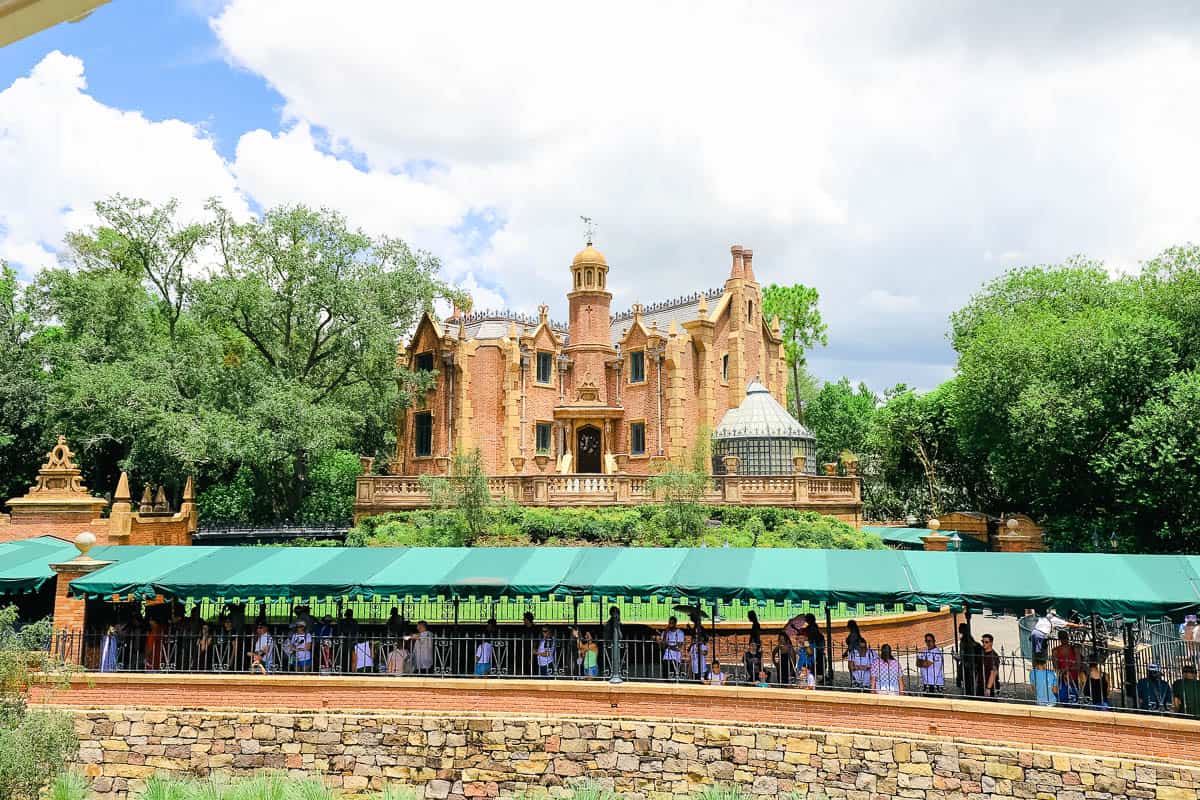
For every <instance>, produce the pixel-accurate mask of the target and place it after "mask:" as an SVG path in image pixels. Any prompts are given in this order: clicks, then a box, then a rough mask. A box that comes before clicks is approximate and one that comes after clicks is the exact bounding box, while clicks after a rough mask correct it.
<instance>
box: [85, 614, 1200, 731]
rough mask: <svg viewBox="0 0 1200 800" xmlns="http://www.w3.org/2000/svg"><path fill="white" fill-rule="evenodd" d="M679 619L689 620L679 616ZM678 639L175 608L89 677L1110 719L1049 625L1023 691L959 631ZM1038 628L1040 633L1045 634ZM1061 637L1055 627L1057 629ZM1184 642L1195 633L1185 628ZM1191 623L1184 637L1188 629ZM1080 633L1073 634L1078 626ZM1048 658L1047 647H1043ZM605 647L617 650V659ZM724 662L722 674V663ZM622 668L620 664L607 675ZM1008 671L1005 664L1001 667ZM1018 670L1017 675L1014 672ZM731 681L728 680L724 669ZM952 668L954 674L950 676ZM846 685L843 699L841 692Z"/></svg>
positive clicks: (614, 620)
mask: <svg viewBox="0 0 1200 800" xmlns="http://www.w3.org/2000/svg"><path fill="white" fill-rule="evenodd" d="M684 608H687V607H684ZM688 611H689V613H688V615H687V623H686V625H681V623H680V620H679V618H678V617H675V616H672V617H671V618H670V619H668V621H667V623H666V626H665V627H663V628H661V629H659V630H655V629H653V628H650V627H648V626H624V633H623V634H622V629H623V626H622V623H621V619H620V612H619V610H618V609H617V608H616V607H613V608H612V609H610V611H609V619H608V621H607V622H606V623H605V624H604V625H601V626H593V627H586V626H561V627H560V626H552V625H546V624H541V625H539V624H537V623H536V621H535V619H534V615H533V613H532V612H527V613H526V614H525V615H524V618H523V620H522V622H521V624H520V625H516V626H512V625H506V626H503V627H502V626H500V625H498V624H497V622H496V620H495V619H489V620H488V621H487V622H486V623H485V624H483V625H482V626H480V625H464V626H456V627H453V628H451V629H449V630H439V631H438V632H436V633H435V631H434V630H433V629H432V628H431V626H430V625H429V624H427V623H426V622H425V621H424V620H418V621H417V622H415V623H411V622H410V621H408V620H407V619H405V618H404V616H403V615H402V614H400V611H399V609H398V608H392V609H391V612H390V614H389V616H388V617H387V619H386V620H385V621H384V622H382V623H379V622H371V623H362V624H360V622H359V621H358V620H357V619H356V618H355V616H354V612H353V610H352V609H345V610H344V611H342V612H341V613H340V614H339V615H338V616H337V617H335V616H333V615H331V614H325V615H323V616H321V617H320V618H317V617H315V616H314V615H313V614H312V613H311V610H310V608H309V607H308V606H305V605H297V606H295V607H294V608H293V609H292V610H291V617H290V619H288V620H287V621H286V622H275V623H274V624H272V623H270V622H269V621H268V619H267V618H266V617H265V616H262V615H261V614H260V615H259V616H258V617H257V618H255V619H254V620H253V621H252V622H248V621H247V619H246V615H245V609H244V607H243V606H241V605H239V604H230V605H228V606H226V607H224V608H223V609H222V610H221V611H220V613H219V614H218V615H216V616H215V618H212V619H205V618H203V617H202V615H201V610H200V607H199V606H193V608H192V609H191V612H190V613H189V614H187V615H185V614H184V612H183V608H182V607H181V606H179V605H170V604H168V605H162V606H157V607H151V608H150V610H149V611H148V612H146V611H143V610H141V609H140V607H138V606H136V605H135V606H130V607H128V608H127V609H126V611H124V612H123V613H121V614H119V615H117V616H115V617H114V618H113V619H111V620H110V621H109V622H108V623H107V624H106V625H105V626H104V629H103V634H102V636H101V637H100V639H99V642H98V656H97V657H96V658H95V662H98V663H95V666H96V667H97V668H98V669H99V670H100V671H103V672H113V671H223V672H245V671H250V672H253V673H258V674H270V673H278V672H301V673H303V672H313V673H359V674H363V673H371V674H374V673H386V674H392V675H428V674H438V675H462V676H467V675H473V676H477V677H488V676H506V677H542V678H550V677H574V678H583V679H587V678H600V677H602V676H607V675H610V674H612V672H613V665H614V664H617V665H618V666H619V670H620V672H621V673H622V674H624V675H625V676H626V677H633V678H642V679H659V680H664V681H690V682H695V683H700V684H703V685H709V686H722V685H727V684H734V683H737V684H741V685H751V686H761V687H795V688H799V689H802V690H811V689H815V688H817V687H831V686H834V685H835V681H834V677H835V676H834V671H833V666H834V664H835V662H837V661H840V662H841V663H842V664H843V665H844V677H842V678H841V681H842V682H841V683H840V684H838V688H851V689H854V690H858V691H863V692H872V693H876V694H887V695H901V694H920V695H926V696H939V695H943V694H945V693H946V692H947V675H948V674H950V675H951V679H952V680H953V682H954V684H955V685H956V693H957V694H961V695H965V696H969V697H978V698H982V699H993V700H994V699H997V698H999V697H1000V696H1001V689H1002V684H1005V683H1006V682H1007V686H1004V688H1005V689H1006V690H1007V691H1006V694H1007V695H1008V696H1009V697H1012V696H1017V695H1022V694H1024V695H1026V696H1029V697H1030V698H1031V699H1033V700H1035V701H1036V702H1037V703H1038V704H1040V705H1046V706H1050V705H1069V706H1077V707H1086V708H1095V709H1106V708H1110V707H1111V706H1112V696H1111V693H1112V687H1110V685H1109V676H1108V675H1107V674H1106V673H1105V671H1104V670H1103V669H1102V668H1101V667H1102V664H1101V662H1100V661H1099V660H1098V659H1097V658H1096V657H1095V650H1093V651H1092V653H1093V655H1092V657H1086V656H1085V649H1084V648H1082V647H1081V646H1080V645H1079V644H1076V643H1074V642H1072V640H1071V637H1070V635H1069V631H1070V628H1071V627H1072V625H1073V623H1071V622H1070V621H1068V620H1061V618H1057V617H1055V616H1054V615H1053V613H1052V612H1051V613H1050V614H1047V615H1044V616H1043V617H1041V618H1039V621H1038V625H1037V626H1035V628H1034V632H1035V633H1036V634H1043V633H1044V634H1049V635H1042V636H1038V638H1036V639H1034V657H1033V660H1032V668H1031V669H1029V670H1028V672H1027V673H1026V674H1025V675H1024V676H1023V678H1024V680H1025V682H1026V683H1027V688H1024V689H1022V687H1018V686H1014V685H1013V684H1014V683H1016V682H1017V681H1019V680H1021V679H1022V678H1021V677H1018V676H1020V673H1021V666H1020V663H1019V662H1017V661H1015V660H1014V659H1015V658H1019V657H1013V656H1003V657H1002V656H1001V654H1000V653H999V652H997V650H996V648H995V642H994V640H993V637H992V636H991V635H989V634H984V635H982V636H980V637H979V639H978V640H977V639H976V638H975V637H974V636H973V635H972V632H971V628H970V625H969V624H967V623H963V624H962V625H960V626H959V629H958V631H957V633H958V635H957V639H956V641H955V642H953V643H952V644H953V646H952V647H951V648H945V647H943V644H942V643H939V642H938V639H937V637H936V636H935V635H934V634H933V633H927V634H926V635H925V636H924V642H923V646H921V647H920V648H915V649H898V648H896V647H893V646H892V645H891V644H888V643H880V644H879V645H878V646H877V647H873V646H872V644H871V643H870V642H868V641H867V637H866V636H865V635H864V633H863V631H862V629H861V628H860V627H859V625H858V624H857V623H856V622H855V621H854V620H850V621H849V622H848V623H847V626H846V636H845V640H844V641H843V642H842V646H841V647H840V648H838V649H839V650H840V654H839V653H838V652H836V651H835V652H833V653H831V652H830V650H831V645H830V643H829V642H828V641H827V634H826V632H824V631H822V630H821V628H820V626H819V625H818V623H817V619H816V617H815V615H813V614H803V615H798V616H796V617H793V618H792V619H790V620H789V621H788V622H787V623H786V625H784V626H783V627H782V629H779V630H777V631H774V632H771V633H767V632H764V631H763V629H762V626H761V625H760V623H759V621H758V618H757V616H756V614H755V613H754V612H753V611H751V612H750V613H749V618H748V619H749V626H748V627H749V631H748V632H745V631H744V630H743V631H740V632H737V633H730V634H727V635H720V636H718V635H716V634H715V633H714V631H713V630H712V629H711V628H709V627H708V626H706V625H705V619H704V614H703V612H702V611H700V610H699V609H688ZM1043 621H1045V622H1046V623H1047V624H1045V625H1043V624H1042V623H1043ZM1060 623H1061V624H1060ZM1191 623H1192V628H1193V629H1195V630H1200V625H1198V624H1196V623H1195V621H1194V620H1192V621H1191ZM1186 624H1187V623H1185V625H1186ZM1077 627H1078V626H1077ZM1051 636H1054V637H1055V641H1057V644H1055V645H1054V646H1053V647H1051V639H1050V637H1051ZM614 641H617V642H619V644H618V645H617V647H615V648H614V647H613V643H614ZM722 658H724V659H725V663H724V664H723V663H722ZM614 659H619V661H614ZM1006 659H1007V660H1006ZM1021 663H1023V662H1021ZM731 666H732V667H733V668H732V669H731V668H730V667H731ZM950 666H952V667H953V669H952V670H948V667H950ZM846 677H848V679H849V681H848V684H849V686H848V687H847V686H846V681H845V678H846ZM1134 694H1135V700H1136V705H1137V707H1138V708H1140V709H1142V710H1145V711H1152V712H1159V713H1164V712H1166V713H1182V714H1187V715H1190V716H1196V717H1200V680H1197V676H1196V669H1195V667H1194V666H1191V665H1189V666H1186V667H1185V668H1184V670H1183V675H1182V677H1181V678H1180V679H1179V680H1176V681H1174V682H1173V683H1172V682H1168V681H1167V680H1165V679H1164V678H1163V676H1162V671H1161V669H1160V668H1159V666H1158V665H1157V664H1150V665H1149V667H1148V669H1147V670H1146V672H1145V675H1144V676H1143V677H1141V678H1140V679H1138V680H1137V683H1136V690H1135V693H1134Z"/></svg>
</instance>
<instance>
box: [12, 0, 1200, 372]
mask: <svg viewBox="0 0 1200 800" xmlns="http://www.w3.org/2000/svg"><path fill="white" fill-rule="evenodd" d="M1050 5H1053V6H1054V8H1049V7H1047V6H1050ZM335 11H336V13H335ZM1198 33H1200V4H1196V3H1194V2H1179V3H1150V2H1148V3H1141V4H1131V3H1127V2H1113V1H1111V0H1090V1H1089V2H1064V3H1057V4H1045V3H1032V2H1031V3H1024V2H1013V3H1005V4H985V5H979V4H970V3H954V2H945V1H943V2H932V1H931V2H920V1H919V0H918V1H917V2H887V1H886V0H877V1H876V0H873V1H871V2H846V3H837V4H830V3H815V2H814V3H799V2H779V3H771V2H756V3H743V2H734V1H733V0H725V1H724V2H711V3H709V2H699V1H697V2H689V3H681V2H669V1H665V2H659V3H626V2H609V3H603V4H594V5H589V6H583V5H582V4H573V3H561V2H558V3H550V2H526V3H520V4H500V3H482V2H480V3H461V2H442V3H426V4H410V3H396V2H385V1H384V0H380V1H379V2H353V1H352V0H347V2H342V3H337V4H331V3H328V2H321V3H317V2H309V1H308V0H227V2H220V1H219V0H177V1H173V2H169V1H168V0H163V2H155V3H150V2H135V0H113V2H111V3H109V4H108V5H105V6H102V7H100V8H99V9H97V10H96V11H95V12H94V13H93V14H92V15H91V16H89V17H88V18H86V19H85V20H83V21H81V22H78V23H72V24H64V25H59V26H56V27H54V28H52V29H49V30H46V31H43V32H42V33H39V34H37V35H35V36H33V37H30V38H28V39H25V40H23V41H21V42H17V43H14V44H12V45H9V46H8V47H5V48H3V49H0V259H6V260H8V261H9V263H10V264H12V265H13V266H15V267H17V268H18V270H19V272H20V274H21V275H22V277H24V278H26V279H28V278H30V277H32V276H33V275H34V274H36V273H37V271H38V270H40V269H44V268H46V267H48V266H52V265H53V264H55V263H56V252H57V250H58V249H59V248H61V246H62V241H63V236H64V234H66V233H67V232H68V231H72V230H77V229H80V228H83V227H86V226H88V225H90V224H92V223H93V222H94V216H93V214H92V210H91V209H92V204H93V203H94V202H95V201H96V200H98V199H101V198H103V197H106V196H108V195H111V194H114V193H117V192H120V193H123V194H126V195H133V196H140V197H145V198H147V199H150V200H153V201H162V200H165V199H167V198H170V197H175V198H178V199H179V201H180V203H181V207H182V208H183V210H184V213H185V214H188V215H199V214H200V213H201V210H202V208H203V204H204V202H205V201H206V200H207V199H208V198H210V197H217V198H220V199H221V200H223V201H224V202H225V203H226V204H227V205H229V206H230V207H231V208H232V209H234V210H235V212H237V213H239V214H252V213H256V212H257V211H260V210H261V209H263V208H268V207H271V206H275V205H280V204H288V203H306V204H309V205H314V206H325V207H329V208H334V209H337V210H339V211H341V212H343V213H344V214H346V215H347V216H348V218H349V219H350V220H351V222H352V223H353V224H355V225H356V226H359V227H361V228H363V229H364V230H366V231H368V232H371V233H376V234H385V233H386V234H389V235H395V236H400V237H402V238H404V239H405V240H407V241H408V242H409V243H410V244H412V245H414V246H417V247H420V248H423V249H426V250H428V251H430V252H432V253H434V254H435V255H437V256H438V257H439V258H440V259H441V261H442V264H443V267H444V270H445V276H446V277H447V278H448V279H449V280H451V281H453V282H454V283H456V284H458V285H460V286H462V287H464V288H466V289H468V290H470V291H471V292H472V294H473V295H474V298H475V308H477V309H484V308H498V307H505V308H512V309H515V310H520V311H525V312H535V311H536V308H537V306H538V304H539V303H542V302H548V303H549V304H550V306H551V314H552V316H553V317H554V318H556V319H562V318H564V317H565V316H566V314H565V311H566V298H565V294H566V292H567V288H568V287H567V284H568V278H569V272H568V265H569V264H570V261H571V258H572V256H573V255H574V253H575V252H576V251H577V250H578V249H579V248H580V247H581V246H582V244H583V236H584V233H583V225H582V223H581V222H580V219H579V218H580V216H584V215H586V216H589V217H592V218H594V219H595V221H596V226H597V232H596V237H595V243H596V245H597V247H598V248H599V249H600V250H602V251H603V252H604V253H605V255H606V256H607V258H608V261H609V264H610V275H609V280H610V288H611V289H612V291H613V293H614V300H613V309H614V311H616V310H620V309H625V308H628V307H629V306H630V305H631V304H632V303H635V302H641V303H646V304H649V303H652V302H656V301H660V300H665V299H669V298H672V297H676V296H679V295H683V294H687V293H690V292H693V291H696V290H699V289H702V288H709V287H717V286H720V285H721V284H722V283H723V282H724V280H725V278H726V276H727V275H728V272H729V267H730V255H729V247H730V245H732V244H741V245H743V246H744V247H749V248H752V249H753V250H754V254H755V258H754V264H755V272H756V274H757V275H758V277H759V279H760V281H762V282H763V283H764V284H765V283H781V284H788V283H796V282H800V283H804V284H807V285H810V286H813V287H815V288H816V289H817V290H818V291H819V292H820V296H821V302H820V308H821V312H822V314H823V315H824V317H825V320H826V321H827V323H828V325H829V334H828V336H829V344H828V346H827V347H824V348H818V349H817V350H815V351H814V352H813V353H812V354H811V355H810V357H809V363H810V367H811V369H812V371H813V372H814V373H815V374H816V375H817V376H818V377H819V378H822V379H827V380H835V379H838V378H840V377H842V376H846V377H849V378H850V379H851V380H853V381H860V380H861V381H866V382H867V383H868V384H869V385H870V386H871V387H872V388H874V389H876V390H880V391H881V390H883V389H885V388H887V387H890V386H892V385H894V384H896V383H900V382H903V383H907V384H909V385H911V386H917V387H920V388H932V387H933V386H935V385H937V384H938V383H939V382H941V381H942V380H945V379H946V378H948V377H950V376H952V374H953V370H954V362H955V354H954V352H953V350H952V349H951V348H950V346H949V343H948V341H947V338H946V331H947V319H948V316H949V315H950V314H951V313H952V312H953V311H954V310H955V309H957V308H959V307H961V306H962V305H963V304H964V303H965V302H967V300H969V298H970V297H971V296H972V294H974V293H975V292H977V291H979V290H980V288H981V287H982V286H983V284H984V283H985V282H986V281H988V280H991V279H993V278H995V277H997V276H999V275H1001V274H1003V272H1004V271H1005V270H1008V269H1011V268H1014V267H1018V266H1023V265H1030V264H1051V263H1061V262H1062V261H1064V260H1066V259H1067V258H1069V257H1071V256H1073V255H1076V254H1082V255H1087V256H1090V257H1093V258H1097V259H1101V260H1103V261H1104V262H1105V263H1106V264H1107V265H1108V266H1109V268H1110V269H1111V270H1113V271H1114V272H1127V271H1134V270H1136V269H1137V268H1138V264H1139V262H1141V261H1142V260H1145V259H1148V258H1151V257H1152V256H1154V255H1155V254H1156V253H1158V252H1160V251H1161V250H1163V249H1164V248H1166V247H1168V246H1170V245H1173V244H1181V243H1185V242H1189V241H1196V240H1197V239H1200V203H1197V201H1196V196H1197V191H1196V187H1198V186H1200V146H1198V145H1197V142H1200V103H1198V102H1197V98H1200V45H1198V44H1197V42H1200V37H1198V35H1197V34H1198Z"/></svg>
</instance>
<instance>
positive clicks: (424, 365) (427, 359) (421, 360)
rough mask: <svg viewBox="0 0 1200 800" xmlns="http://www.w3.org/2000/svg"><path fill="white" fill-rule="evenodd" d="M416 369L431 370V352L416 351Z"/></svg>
mask: <svg viewBox="0 0 1200 800" xmlns="http://www.w3.org/2000/svg"><path fill="white" fill-rule="evenodd" d="M416 366H417V371H418V372H420V371H422V370H424V371H425V372H433V353H431V352H427V353H417V359H416Z"/></svg>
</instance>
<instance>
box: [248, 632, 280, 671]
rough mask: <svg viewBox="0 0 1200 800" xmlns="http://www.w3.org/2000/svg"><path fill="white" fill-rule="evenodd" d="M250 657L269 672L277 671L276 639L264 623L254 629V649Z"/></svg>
mask: <svg viewBox="0 0 1200 800" xmlns="http://www.w3.org/2000/svg"><path fill="white" fill-rule="evenodd" d="M250 657H251V658H252V659H253V660H254V661H255V662H256V663H257V664H261V665H262V668H263V669H264V670H266V671H267V672H274V671H275V639H274V638H273V637H272V636H271V634H270V633H268V632H267V626H266V624H264V623H259V624H258V625H257V626H256V627H255V628H254V649H253V650H251V651H250Z"/></svg>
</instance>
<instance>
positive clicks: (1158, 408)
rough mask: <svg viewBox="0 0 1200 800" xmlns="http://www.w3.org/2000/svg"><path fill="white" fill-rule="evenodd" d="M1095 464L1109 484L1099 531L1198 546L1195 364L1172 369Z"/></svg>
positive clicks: (1199, 449)
mask: <svg viewBox="0 0 1200 800" xmlns="http://www.w3.org/2000/svg"><path fill="white" fill-rule="evenodd" d="M1095 464H1096V469H1097V472H1098V474H1099V475H1100V476H1101V477H1102V478H1103V479H1105V480H1106V481H1108V482H1111V483H1112V484H1113V488H1114V491H1113V504H1112V511H1113V519H1112V524H1111V527H1109V528H1108V530H1107V531H1098V533H1099V534H1100V535H1101V536H1103V538H1108V536H1109V535H1112V534H1117V535H1118V537H1119V538H1120V539H1124V540H1125V541H1124V543H1123V544H1124V546H1126V547H1130V546H1136V545H1139V544H1140V546H1141V547H1142V548H1146V547H1147V546H1148V547H1150V548H1153V549H1155V550H1162V551H1167V552H1183V553H1191V552H1195V547H1196V545H1195V543H1196V540H1197V536H1200V371H1197V370H1194V369H1193V370H1190V371H1188V372H1180V373H1177V374H1175V375H1173V376H1171V378H1170V379H1169V380H1168V381H1167V386H1166V391H1165V392H1164V394H1163V395H1162V396H1161V397H1155V398H1153V399H1151V400H1150V401H1149V402H1147V403H1146V405H1145V406H1144V407H1143V408H1142V409H1141V410H1140V411H1139V412H1138V413H1137V415H1136V416H1134V418H1133V419H1132V420H1131V421H1130V423H1129V425H1128V427H1127V428H1125V429H1124V430H1121V431H1117V432H1115V433H1114V435H1113V437H1112V441H1111V445H1110V446H1109V447H1108V448H1105V449H1104V450H1103V451H1102V452H1101V453H1099V454H1098V455H1097V457H1096V459H1095ZM1138 533H1142V534H1143V536H1141V537H1138V536H1137V534H1138ZM1139 538H1140V541H1139ZM1085 544H1086V543H1085Z"/></svg>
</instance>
